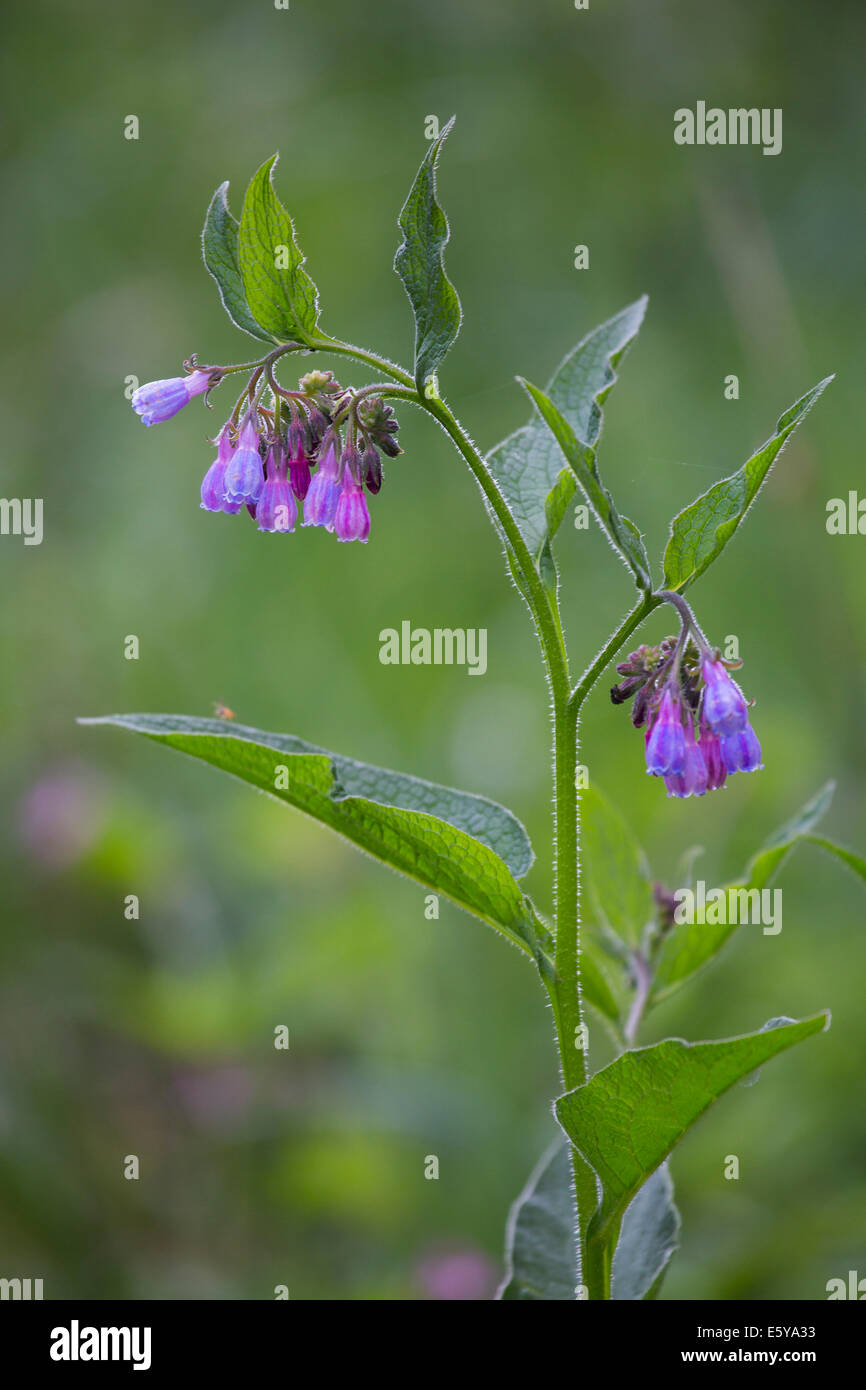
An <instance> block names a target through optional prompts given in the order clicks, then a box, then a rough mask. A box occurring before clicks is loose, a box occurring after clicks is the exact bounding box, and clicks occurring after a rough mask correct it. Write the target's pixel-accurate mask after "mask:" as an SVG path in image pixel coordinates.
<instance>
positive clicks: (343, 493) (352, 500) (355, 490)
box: [334, 469, 370, 544]
mask: <svg viewBox="0 0 866 1390" xmlns="http://www.w3.org/2000/svg"><path fill="white" fill-rule="evenodd" d="M334 530H335V531H336V533H337V540H338V541H363V542H364V544H366V542H367V537H368V536H369V534H370V511H369V508H368V507H367V499H366V497H365V496H364V489H363V488H362V487H361V484H360V483H359V482H356V481H355V479H354V478H353V477H352V475H351V472H350V471H349V469H346V475H345V477H344V478H343V486H342V488H341V489H340V497H339V500H338V502H337V513H336V517H335V520H334Z"/></svg>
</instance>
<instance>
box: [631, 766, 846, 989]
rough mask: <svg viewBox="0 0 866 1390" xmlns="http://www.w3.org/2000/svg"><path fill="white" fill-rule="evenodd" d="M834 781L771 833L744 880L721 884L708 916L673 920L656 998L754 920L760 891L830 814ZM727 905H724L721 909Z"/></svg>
mask: <svg viewBox="0 0 866 1390" xmlns="http://www.w3.org/2000/svg"><path fill="white" fill-rule="evenodd" d="M835 786H836V784H835V782H827V783H826V785H825V786H823V787H822V788H821V790H820V791H819V792H817V793H816V795H815V796H813V797H812V798H811V799H810V800H809V801H807V802H806V805H805V806H803V807H802V808H801V809H800V810H799V811H798V812H797V814H796V815H795V816H792V817H791V819H790V820H789V821H786V822H785V824H784V825H783V826H780V828H779V829H778V830H777V831H775V832H774V833H773V834H772V835H771V836H770V837H769V839H768V840H767V841H766V843H765V844H764V845H763V846H762V847H761V849H760V850H759V851H758V853H757V854H756V855H754V856H753V857H752V859H751V860H750V861H749V864H748V866H747V868H746V871H745V873H744V875H743V881H742V882H741V883H731V884H726V885H725V887H724V888H722V889H721V890H716V891H720V892H721V893H723V894H724V900H723V901H722V900H721V899H720V900H718V902H719V905H720V906H719V907H716V906H713V905H712V904H708V905H707V910H706V913H705V916H706V917H707V918H708V920H706V921H703V922H688V921H683V922H675V923H674V925H673V926H672V927H671V928H670V930H669V931H668V932H667V934H666V936H665V938H664V942H663V944H662V948H661V952H660V954H659V959H658V964H657V967H656V974H655V985H654V988H653V1000H654V1001H657V1000H659V999H662V998H664V997H665V995H667V994H670V993H671V991H672V990H673V989H676V988H678V987H679V986H680V985H681V984H682V983H683V981H684V980H687V979H689V978H690V977H691V976H692V975H694V974H695V972H696V971H698V970H700V969H702V967H703V966H705V965H707V964H708V963H709V961H711V960H712V959H713V958H714V957H715V956H717V955H718V953H719V951H721V950H722V948H723V947H724V946H725V945H726V944H727V942H728V941H729V940H730V938H731V937H732V936H733V934H734V932H735V931H736V930H737V928H738V926H740V925H741V923H742V922H743V921H744V919H745V920H751V918H752V914H753V912H756V911H757V907H758V904H759V900H758V899H757V897H756V895H757V894H758V893H760V892H761V890H763V889H765V888H768V887H769V885H770V884H771V883H772V881H773V879H774V878H775V876H776V874H777V873H778V872H779V870H780V869H781V867H782V865H783V864H784V862H785V860H786V858H787V857H788V855H789V854H790V853H791V851H792V850H793V849H794V848H795V846H796V845H797V844H798V843H799V842H800V841H801V840H810V839H813V838H814V837H813V836H811V835H810V833H809V832H810V831H811V830H813V829H814V827H815V826H816V825H817V824H818V822H819V821H820V820H821V818H822V816H824V815H825V814H826V812H827V809H828V807H829V805H830V802H831V801H832V799H833V792H834V790H835ZM827 846H828V847H829V848H830V849H831V850H832V852H834V853H837V854H838V853H839V850H838V847H837V846H836V845H832V844H831V842H830V841H827ZM677 888H678V890H679V891H681V892H682V891H683V889H682V886H681V885H677ZM687 903H688V899H684V902H683V905H684V906H685V905H686V904H687ZM722 906H723V908H724V910H723V911H722V910H720V909H721V907H722ZM717 919H718V920H717Z"/></svg>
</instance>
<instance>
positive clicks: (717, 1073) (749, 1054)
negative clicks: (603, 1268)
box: [555, 1013, 829, 1244]
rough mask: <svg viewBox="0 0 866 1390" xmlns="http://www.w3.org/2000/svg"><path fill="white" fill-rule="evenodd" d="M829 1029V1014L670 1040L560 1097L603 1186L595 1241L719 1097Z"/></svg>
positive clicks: (571, 1133) (562, 1113)
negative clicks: (733, 1033)
mask: <svg viewBox="0 0 866 1390" xmlns="http://www.w3.org/2000/svg"><path fill="white" fill-rule="evenodd" d="M828 1024H829V1014H824V1013H822V1014H817V1015H816V1016H815V1017H813V1018H807V1019H804V1020H803V1021H802V1022H800V1023H785V1024H783V1025H782V1026H780V1027H773V1028H768V1029H765V1030H761V1031H759V1032H757V1033H748V1034H746V1035H744V1036H742V1037H737V1038H726V1039H723V1040H721V1041H719V1042H698V1043H687V1042H683V1041H682V1040H680V1039H679V1038H669V1039H667V1040H666V1041H665V1042H661V1043H656V1044H655V1045H654V1046H652V1047H642V1048H638V1049H636V1050H635V1051H632V1052H624V1053H623V1054H622V1056H620V1057H617V1058H616V1060H615V1061H613V1062H611V1063H610V1064H609V1065H608V1066H606V1067H603V1068H602V1070H601V1071H598V1072H596V1073H595V1075H594V1076H593V1077H592V1078H591V1079H590V1080H589V1081H587V1082H586V1083H585V1085H583V1086H578V1087H576V1088H575V1090H573V1091H568V1092H567V1093H566V1094H565V1095H564V1096H561V1097H560V1098H559V1100H558V1101H557V1102H556V1106H555V1109H556V1116H557V1119H558V1120H559V1123H560V1124H561V1126H562V1128H563V1130H564V1131H565V1134H566V1137H567V1138H568V1139H570V1140H571V1142H572V1143H573V1144H574V1145H575V1147H576V1148H577V1150H578V1151H579V1152H580V1153H581V1154H582V1155H583V1157H584V1158H585V1159H586V1161H587V1163H588V1164H589V1165H590V1167H591V1168H592V1169H593V1170H594V1172H595V1173H596V1174H597V1176H598V1178H599V1181H600V1182H601V1188H602V1196H601V1202H600V1204H599V1208H598V1211H597V1212H596V1214H595V1216H594V1217H593V1220H592V1222H591V1223H590V1232H589V1237H590V1239H591V1240H595V1241H597V1242H600V1243H602V1244H604V1243H609V1242H610V1241H611V1240H612V1239H613V1238H615V1237H616V1235H617V1233H618V1230H619V1223H620V1221H621V1220H622V1216H623V1214H624V1212H625V1210H626V1207H627V1206H628V1205H629V1203H630V1202H631V1200H632V1198H633V1197H634V1196H635V1194H636V1193H637V1192H638V1190H639V1189H640V1188H641V1187H642V1186H643V1184H644V1183H645V1182H646V1181H647V1179H648V1178H649V1177H650V1175H651V1174H652V1173H654V1172H655V1170H656V1168H658V1166H659V1164H661V1163H663V1162H664V1160H665V1159H666V1158H667V1156H668V1154H669V1153H670V1152H671V1150H672V1149H673V1148H674V1146H675V1145H676V1144H677V1143H678V1141H679V1140H680V1139H681V1138H682V1137H683V1135H684V1134H685V1133H687V1131H688V1130H689V1129H690V1128H691V1126H692V1125H693V1124H694V1123H695V1122H696V1121H697V1120H699V1119H700V1117H701V1116H702V1115H703V1114H704V1113H705V1112H706V1111H707V1110H708V1109H709V1107H710V1106H711V1105H712V1104H713V1102H714V1101H715V1100H718V1098H719V1096H721V1095H724V1093H725V1091H728V1090H730V1088H731V1087H732V1086H734V1085H735V1084H736V1083H737V1082H738V1081H742V1080H743V1079H744V1078H745V1077H747V1076H749V1075H750V1074H751V1073H752V1072H753V1071H755V1070H756V1069H757V1068H758V1067H760V1066H762V1065H763V1064H764V1063H765V1062H768V1061H769V1060H770V1058H771V1057H775V1056H776V1055H777V1054H778V1053H780V1052H783V1051H785V1049H786V1048H789V1047H792V1046H793V1045H794V1043H797V1042H801V1041H802V1040H803V1039H804V1038H808V1037H811V1036H812V1035H813V1034H814V1033H820V1032H822V1031H823V1029H825V1028H826V1027H827V1026H828Z"/></svg>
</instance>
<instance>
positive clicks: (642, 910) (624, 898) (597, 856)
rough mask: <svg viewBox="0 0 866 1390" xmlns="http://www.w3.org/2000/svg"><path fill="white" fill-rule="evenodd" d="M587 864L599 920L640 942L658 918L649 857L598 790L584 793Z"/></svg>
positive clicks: (585, 870) (632, 942)
mask: <svg viewBox="0 0 866 1390" xmlns="http://www.w3.org/2000/svg"><path fill="white" fill-rule="evenodd" d="M580 824H581V831H582V837H581V838H582V846H583V848H582V853H581V864H582V868H583V877H584V881H585V884H586V890H587V894H588V896H589V900H590V902H591V904H592V907H593V910H594V916H595V919H596V920H597V921H599V922H603V923H604V924H605V925H606V926H607V927H608V928H609V930H610V931H612V932H613V934H614V935H615V936H616V937H618V938H619V939H620V940H621V941H625V942H628V943H629V944H630V945H632V946H636V945H638V944H639V942H640V939H641V936H642V933H643V930H644V927H645V926H646V925H647V923H648V922H651V921H652V920H653V918H654V916H655V908H654V905H653V894H652V884H651V882H650V873H649V865H648V864H647V859H646V855H645V854H644V852H643V850H642V849H641V847H640V845H639V844H638V842H637V840H636V839H635V838H634V835H633V834H632V832H631V830H630V829H629V827H628V826H627V825H626V823H625V821H624V820H623V818H622V816H621V815H620V814H619V812H618V811H616V810H614V808H613V806H611V804H610V802H609V801H607V800H606V798H605V797H603V796H602V794H601V792H599V791H598V790H597V789H596V788H595V787H588V788H587V789H586V790H585V791H583V792H581V795H580Z"/></svg>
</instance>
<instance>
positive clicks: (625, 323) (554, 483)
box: [487, 295, 647, 561]
mask: <svg viewBox="0 0 866 1390" xmlns="http://www.w3.org/2000/svg"><path fill="white" fill-rule="evenodd" d="M646 305H647V300H646V296H645V295H644V296H643V297H642V298H641V299H638V300H637V301H636V302H635V303H634V304H629V305H628V307H627V308H625V309H623V310H621V312H620V313H618V314H615V315H614V317H613V318H611V319H608V320H607V322H606V323H602V324H600V325H599V327H598V328H594V329H593V330H592V332H591V333H588V334H587V336H586V337H585V338H583V339H582V340H581V342H579V343H578V345H577V347H575V348H573V349H572V350H571V352H569V353H568V355H567V356H566V357H565V358H564V359H563V361H562V362H561V363H560V364H559V366H558V367H557V369H556V371H555V372H554V374H553V376H552V377H551V379H550V381H549V382H548V384H547V386H546V387H545V392H544V394H545V395H546V396H547V397H548V399H549V400H550V401H552V402H553V404H554V405H555V407H556V409H557V410H558V411H559V413H560V414H561V415H562V417H563V418H564V419H565V420H566V421H567V423H568V424H569V426H570V427H571V430H572V432H573V433H574V435H575V436H576V438H577V439H579V440H581V441H582V442H583V443H584V444H586V445H587V446H590V447H594V446H595V445H596V444H597V442H598V439H599V436H600V434H601V427H602V419H603V416H602V405H603V404H604V402H605V400H606V399H607V397H608V395H609V394H610V391H611V388H612V387H613V386H614V384H615V383H616V381H617V380H618V377H617V372H616V367H617V365H618V364H619V362H620V360H621V359H622V357H623V356H624V354H625V352H626V349H627V348H628V346H629V344H630V343H631V342H632V340H633V338H634V337H635V335H636V334H637V332H638V329H639V328H640V326H641V323H642V322H643V317H644V313H645V312H646ZM487 467H488V468H489V470H490V472H491V474H492V475H493V477H494V478H495V479H496V481H497V483H498V484H499V488H500V490H501V492H502V494H503V496H504V497H505V500H506V502H507V503H508V507H509V510H510V512H511V515H512V516H513V517H514V520H515V521H516V522H517V525H518V527H519V528H520V532H521V535H522V536H523V539H524V540H525V541H526V544H527V546H528V547H529V550H530V552H531V553H532V555H533V556H534V557H535V558H536V560H537V561H538V560H540V558H541V556H542V553H543V551H544V549H545V547H546V546H549V544H550V541H551V540H552V539H553V537H554V536H555V534H556V532H557V530H558V529H559V527H560V525H561V523H562V520H563V518H564V516H565V514H566V511H567V510H568V506H569V503H570V502H571V499H572V498H573V496H574V493H575V489H576V487H577V477H576V475H575V473H574V470H573V468H572V467H571V466H570V465H569V464H565V465H564V461H563V457H562V450H561V449H560V446H559V444H558V443H557V441H556V439H555V438H554V436H553V434H552V433H551V431H550V429H549V428H548V426H547V425H546V424H545V422H544V420H543V419H542V418H541V417H540V416H539V415H537V414H534V415H533V418H532V420H530V422H529V424H528V425H524V426H523V428H522V429H519V430H517V431H516V432H515V433H514V434H511V435H509V436H508V438H507V439H504V440H503V441H502V443H501V444H498V445H497V446H496V448H495V449H493V450H491V452H490V453H489V454H488V456H487Z"/></svg>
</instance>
